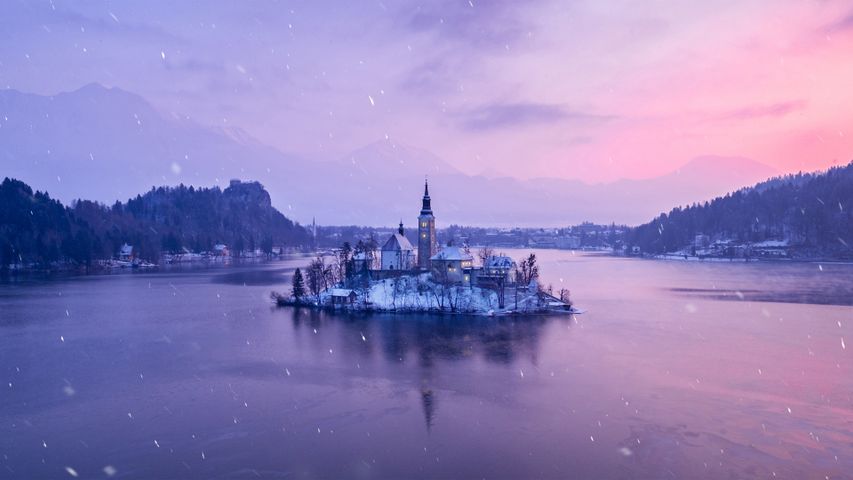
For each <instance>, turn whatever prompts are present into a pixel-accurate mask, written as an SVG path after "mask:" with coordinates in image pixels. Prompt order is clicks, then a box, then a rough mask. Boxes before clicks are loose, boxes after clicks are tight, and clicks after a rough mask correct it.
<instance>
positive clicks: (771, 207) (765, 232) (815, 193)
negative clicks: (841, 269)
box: [625, 162, 853, 258]
mask: <svg viewBox="0 0 853 480" xmlns="http://www.w3.org/2000/svg"><path fill="white" fill-rule="evenodd" d="M851 208H853V162H851V163H850V164H848V165H846V166H841V167H834V168H831V169H829V170H827V171H826V172H821V173H798V174H795V175H787V176H783V177H777V178H773V179H771V180H768V181H766V182H762V183H759V184H757V185H755V186H754V187H749V188H744V189H741V190H738V191H736V192H733V193H730V194H727V195H725V196H723V197H719V198H716V199H714V200H712V201H710V202H705V203H702V204H693V205H691V206H688V207H684V208H681V207H678V208H674V209H672V210H671V211H670V212H669V213H664V214H661V215H660V216H659V217H657V218H655V219H654V220H652V221H651V222H649V223H646V224H644V225H640V226H638V227H635V228H632V229H630V230H629V231H628V232H627V234H626V239H625V241H626V244H627V245H629V246H639V247H640V248H641V249H642V251H643V252H648V253H665V252H672V251H676V250H679V249H681V248H684V247H685V246H686V245H690V244H692V243H693V240H694V238H695V237H696V235H698V234H705V235H709V236H710V237H711V238H719V239H730V240H733V241H735V242H737V243H742V244H746V243H754V242H761V241H764V240H776V239H778V240H782V239H785V240H788V241H789V243H790V244H791V245H795V246H796V247H797V249H798V252H800V254H802V255H804V256H833V257H841V258H850V257H851V256H853V251H851V247H853V212H851Z"/></svg>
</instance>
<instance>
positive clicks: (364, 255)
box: [352, 252, 369, 260]
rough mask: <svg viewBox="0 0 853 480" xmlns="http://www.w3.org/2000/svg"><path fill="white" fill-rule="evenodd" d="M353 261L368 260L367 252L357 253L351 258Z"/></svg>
mask: <svg viewBox="0 0 853 480" xmlns="http://www.w3.org/2000/svg"><path fill="white" fill-rule="evenodd" d="M352 259H353V260H369V259H368V258H367V252H359V253H356V254H355V255H353V256H352Z"/></svg>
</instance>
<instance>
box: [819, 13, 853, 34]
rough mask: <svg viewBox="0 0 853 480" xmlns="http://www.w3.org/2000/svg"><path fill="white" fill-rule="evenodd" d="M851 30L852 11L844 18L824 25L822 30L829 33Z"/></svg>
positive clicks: (852, 26)
mask: <svg viewBox="0 0 853 480" xmlns="http://www.w3.org/2000/svg"><path fill="white" fill-rule="evenodd" d="M850 29H853V11H851V12H849V13H847V15H845V16H844V17H842V18H840V19H838V20H836V21H834V22H832V23H830V24H829V25H826V27H824V30H828V31H830V32H837V31H842V30H850Z"/></svg>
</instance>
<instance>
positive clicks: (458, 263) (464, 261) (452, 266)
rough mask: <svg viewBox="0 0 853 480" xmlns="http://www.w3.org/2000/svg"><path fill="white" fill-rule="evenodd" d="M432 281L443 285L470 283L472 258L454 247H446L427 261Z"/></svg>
mask: <svg viewBox="0 0 853 480" xmlns="http://www.w3.org/2000/svg"><path fill="white" fill-rule="evenodd" d="M429 261H430V268H431V272H432V278H433V280H435V281H437V282H440V283H444V282H448V283H462V284H470V283H471V274H472V269H473V267H474V257H472V256H471V254H470V253H467V252H465V250H463V249H461V248H459V247H456V246H447V247H444V248H443V249H441V251H440V252H438V253H436V254H435V255H433V256H432V257H430V259H429Z"/></svg>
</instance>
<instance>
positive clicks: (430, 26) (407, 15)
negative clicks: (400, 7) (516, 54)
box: [398, 0, 533, 49]
mask: <svg viewBox="0 0 853 480" xmlns="http://www.w3.org/2000/svg"><path fill="white" fill-rule="evenodd" d="M529 3H530V2H514V1H507V0H496V1H490V2H480V1H474V0H472V1H471V2H468V1H464V0H459V1H457V0H454V1H440V2H432V3H429V2H428V3H427V4H424V5H421V6H419V7H418V8H417V9H416V10H415V11H414V12H412V11H410V10H404V11H400V12H399V13H398V17H399V18H400V20H401V21H402V23H403V25H405V26H406V28H408V29H409V30H410V31H413V32H416V33H432V34H435V35H438V36H440V37H441V38H443V39H445V40H449V41H452V42H454V43H459V44H463V45H464V46H466V47H472V46H473V47H487V48H488V47H491V48H501V49H502V48H504V46H505V45H507V44H510V43H513V42H514V41H515V40H517V39H518V38H520V37H522V36H523V35H526V34H527V33H528V32H530V31H531V30H533V26H532V25H531V24H529V23H527V22H525V21H524V20H523V16H522V15H521V12H520V11H519V10H520V9H521V8H525V9H526V8H529V7H530V5H529Z"/></svg>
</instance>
